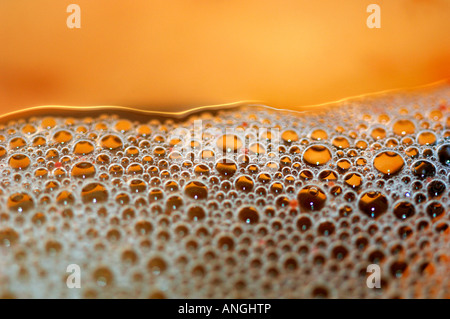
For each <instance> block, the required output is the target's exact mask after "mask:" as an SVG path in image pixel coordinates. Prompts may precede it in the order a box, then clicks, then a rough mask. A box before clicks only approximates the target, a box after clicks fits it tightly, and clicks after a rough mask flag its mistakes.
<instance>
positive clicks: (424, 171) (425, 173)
mask: <svg viewBox="0 0 450 319" xmlns="http://www.w3.org/2000/svg"><path fill="white" fill-rule="evenodd" d="M411 171H412V173H413V174H414V176H417V177H419V178H421V179H424V178H426V177H433V176H434V175H436V167H435V166H434V165H433V164H432V163H431V162H429V161H424V160H420V161H416V162H415V163H414V164H413V165H412V166H411Z"/></svg>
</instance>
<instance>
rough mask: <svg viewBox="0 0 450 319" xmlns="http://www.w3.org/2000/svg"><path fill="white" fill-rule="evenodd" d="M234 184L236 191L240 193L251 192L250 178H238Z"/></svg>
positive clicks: (251, 181) (252, 184) (244, 176)
mask: <svg viewBox="0 0 450 319" xmlns="http://www.w3.org/2000/svg"><path fill="white" fill-rule="evenodd" d="M234 183H235V187H236V189H238V190H240V191H242V192H246V193H248V192H251V191H252V190H253V186H254V182H253V179H252V178H251V177H250V176H246V175H241V176H239V177H238V178H237V179H236V181H235V182H234Z"/></svg>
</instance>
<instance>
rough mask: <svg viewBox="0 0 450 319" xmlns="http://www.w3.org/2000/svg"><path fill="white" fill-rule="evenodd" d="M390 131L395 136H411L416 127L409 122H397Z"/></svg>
mask: <svg viewBox="0 0 450 319" xmlns="http://www.w3.org/2000/svg"><path fill="white" fill-rule="evenodd" d="M392 130H393V132H394V133H395V134H396V135H400V136H404V135H409V134H413V133H414V132H415V130H416V126H415V125H414V123H413V122H411V121H410V120H403V119H402V120H398V121H396V122H395V123H394V125H393V126H392Z"/></svg>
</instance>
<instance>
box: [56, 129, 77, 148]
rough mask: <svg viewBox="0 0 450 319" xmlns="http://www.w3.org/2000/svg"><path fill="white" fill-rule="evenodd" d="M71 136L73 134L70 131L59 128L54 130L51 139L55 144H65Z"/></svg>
mask: <svg viewBox="0 0 450 319" xmlns="http://www.w3.org/2000/svg"><path fill="white" fill-rule="evenodd" d="M72 138H73V135H72V133H71V132H70V131H67V130H61V131H58V132H56V133H55V134H54V135H53V141H55V143H56V144H61V145H64V144H67V143H68V142H70V141H71V140H72Z"/></svg>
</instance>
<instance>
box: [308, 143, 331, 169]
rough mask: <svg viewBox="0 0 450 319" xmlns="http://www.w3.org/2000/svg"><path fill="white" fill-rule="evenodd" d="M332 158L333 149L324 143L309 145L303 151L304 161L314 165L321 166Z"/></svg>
mask: <svg viewBox="0 0 450 319" xmlns="http://www.w3.org/2000/svg"><path fill="white" fill-rule="evenodd" d="M330 160H331V151H330V150H329V149H328V148H327V147H326V146H323V145H312V146H309V147H308V148H307V149H306V150H305V152H304V153H303V161H304V162H305V163H306V164H309V165H312V166H320V165H324V164H326V163H328V162H329V161H330Z"/></svg>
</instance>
